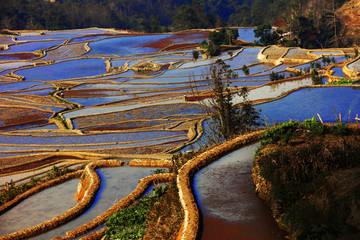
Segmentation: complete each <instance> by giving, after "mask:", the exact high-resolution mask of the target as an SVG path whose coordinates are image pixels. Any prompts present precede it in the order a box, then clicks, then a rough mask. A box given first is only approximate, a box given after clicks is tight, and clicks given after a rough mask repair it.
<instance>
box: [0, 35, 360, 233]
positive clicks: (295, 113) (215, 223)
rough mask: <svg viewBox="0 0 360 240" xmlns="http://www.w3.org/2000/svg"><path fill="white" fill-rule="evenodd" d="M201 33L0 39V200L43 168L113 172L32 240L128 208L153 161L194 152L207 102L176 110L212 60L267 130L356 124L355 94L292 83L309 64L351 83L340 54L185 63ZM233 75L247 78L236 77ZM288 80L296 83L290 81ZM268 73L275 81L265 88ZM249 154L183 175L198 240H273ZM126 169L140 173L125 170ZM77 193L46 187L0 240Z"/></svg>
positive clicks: (56, 210)
mask: <svg viewBox="0 0 360 240" xmlns="http://www.w3.org/2000/svg"><path fill="white" fill-rule="evenodd" d="M238 31H239V35H240V37H239V38H240V39H242V40H245V41H249V42H253V41H254V40H256V39H255V37H254V32H253V29H250V28H239V29H238ZM210 32H211V30H191V31H185V32H178V33H167V34H138V33H133V32H127V31H120V30H119V31H118V30H113V29H98V28H92V29H83V30H69V31H43V32H36V31H34V32H22V31H20V33H19V34H20V35H18V36H16V37H14V36H8V37H4V38H0V45H4V46H5V45H6V46H5V47H4V50H2V51H0V190H1V191H3V192H4V191H6V189H8V188H9V187H10V188H12V187H21V186H22V184H24V183H29V182H31V181H34V180H35V179H36V178H46V176H47V174H48V173H50V172H51V169H53V167H54V166H56V167H57V168H60V169H63V168H65V167H67V168H68V169H73V170H76V169H83V168H84V167H85V166H89V165H90V164H92V163H93V162H95V161H98V160H113V161H115V162H116V161H123V162H124V163H125V166H122V167H116V168H114V167H113V168H99V169H97V170H96V172H97V174H98V175H99V176H100V179H101V185H100V190H99V191H98V192H97V194H96V197H95V201H94V203H93V204H92V205H91V206H90V207H89V208H88V209H87V210H86V211H85V212H84V213H82V214H80V216H78V217H76V218H75V219H74V220H72V221H70V222H66V223H64V224H63V225H61V226H58V227H56V228H55V229H48V230H47V232H46V233H42V234H40V235H38V236H35V237H33V236H32V239H51V238H53V237H56V236H59V237H64V236H65V235H66V233H67V232H69V231H71V230H73V229H75V228H77V227H79V226H81V225H82V224H85V223H87V222H89V221H91V220H93V219H94V218H96V217H97V216H98V215H100V214H102V213H103V212H105V211H107V210H108V209H109V208H110V207H112V206H113V205H114V204H115V203H117V202H119V201H120V200H122V199H124V198H125V197H127V196H129V194H130V193H131V192H132V191H133V190H134V189H135V188H136V187H137V186H138V181H139V180H140V179H141V178H143V177H146V176H149V175H151V174H152V173H153V172H154V170H155V169H158V168H164V166H162V165H161V164H158V163H159V162H160V161H158V160H161V161H165V162H166V161H167V162H168V163H169V162H170V161H169V160H170V159H171V158H172V154H174V153H176V152H178V151H189V150H191V149H197V148H199V147H200V148H201V147H202V145H203V143H204V141H206V137H207V134H208V132H209V125H208V122H207V121H206V118H207V116H206V109H205V108H204V106H203V104H204V103H205V104H206V102H207V101H208V100H206V99H205V100H203V101H202V102H197V101H186V99H190V98H188V97H190V96H192V95H193V90H195V88H194V85H196V91H206V90H208V89H209V84H208V81H207V80H206V76H207V73H208V72H209V68H210V66H211V65H212V64H214V63H215V61H216V59H218V58H220V59H222V60H223V61H224V62H225V63H226V64H228V65H230V68H231V69H232V70H233V71H234V72H235V73H236V74H237V76H236V77H235V78H232V79H230V80H229V86H230V87H232V88H233V89H236V87H237V88H240V87H248V90H249V96H248V97H249V100H251V101H253V103H254V104H256V106H255V107H256V109H257V110H261V113H260V115H261V117H262V118H263V119H264V121H266V123H268V124H272V123H276V122H285V121H288V120H289V119H295V120H299V121H303V120H305V119H307V118H312V117H314V116H317V114H319V115H320V116H321V118H322V120H323V121H324V122H335V120H336V118H339V114H340V113H341V116H342V118H341V120H342V121H344V122H347V121H354V119H355V117H356V114H358V113H360V92H359V89H360V86H359V85H357V84H353V85H347V86H336V87H334V86H328V85H321V86H315V85H312V81H311V79H310V75H309V74H306V73H305V72H304V69H307V68H309V67H310V66H311V64H310V62H319V63H320V64H321V67H322V68H324V69H328V68H329V69H330V68H333V72H334V73H333V76H335V77H346V76H345V75H344V73H345V72H344V71H343V70H344V68H345V67H346V66H348V67H349V69H350V70H351V71H355V72H356V71H358V65H359V61H358V60H357V59H355V58H352V59H350V60H347V59H346V58H345V56H350V57H353V56H354V52H353V50H352V49H325V50H321V51H320V50H319V51H313V50H311V51H310V50H307V49H295V48H292V49H289V48H279V47H275V46H271V47H266V48H263V47H241V46H237V47H235V48H231V49H228V50H226V51H224V52H223V53H222V54H221V55H220V56H218V57H216V58H210V59H209V58H206V56H205V55H200V57H199V59H198V60H196V61H195V60H194V59H193V51H194V50H196V48H197V47H198V46H199V43H200V42H201V41H203V40H204V39H207V38H208V36H209V34H210ZM5 40H6V41H5ZM1 41H5V42H1ZM323 56H331V57H332V56H333V57H334V59H335V60H336V65H335V64H332V65H329V66H326V65H324V63H323V62H322V61H321V58H322V57H323ZM244 65H246V66H247V67H248V68H249V71H250V74H249V75H245V73H244V72H243V71H242V70H241V69H242V67H243V66H244ZM300 70H301V71H303V72H302V74H303V75H302V76H300V77H295V76H294V73H296V72H298V71H300ZM272 72H274V73H276V74H279V75H281V76H283V77H284V78H285V79H283V80H278V81H271V80H270V74H271V73H272ZM189 79H191V80H192V86H190V83H189ZM324 82H326V81H324ZM184 95H186V96H187V98H186V99H185V97H184ZM234 101H235V103H241V101H242V98H238V97H235V98H234ZM202 125H203V127H201V126H202ZM201 129H204V131H203V132H202V131H201ZM256 147H257V144H253V145H250V146H247V147H244V148H242V149H239V150H235V151H234V152H233V153H231V154H229V155H227V156H225V157H223V158H221V159H220V160H218V161H217V162H215V163H213V164H211V165H209V166H208V167H206V168H204V169H202V170H201V171H200V172H198V173H197V174H196V175H195V177H194V185H193V188H194V192H195V194H196V199H197V201H198V204H199V206H200V210H201V214H202V220H201V226H202V227H203V228H202V231H201V232H202V239H223V238H227V239H280V238H281V237H282V235H281V232H280V231H279V230H278V228H277V227H276V224H275V222H274V221H273V220H272V218H271V216H270V213H269V211H268V210H267V208H266V206H264V204H263V202H262V201H260V200H259V199H258V198H257V197H256V195H255V193H254V191H253V188H254V187H253V184H252V180H251V177H250V168H251V165H252V161H253V156H254V151H255V149H256ZM134 159H136V160H137V161H139V162H140V163H141V164H139V165H137V166H132V167H130V166H129V163H130V161H132V160H134ZM145 162H146V163H147V164H143V163H145ZM145 166H148V167H145ZM82 171H84V170H82ZM80 181H81V179H79V177H77V178H75V179H72V180H69V181H66V182H64V183H61V184H55V185H54V186H52V187H50V188H47V189H45V190H43V191H40V192H38V193H36V194H34V195H32V196H29V197H27V198H26V199H24V200H23V201H22V202H20V203H19V204H18V205H16V206H15V207H13V208H11V209H9V210H7V211H4V212H3V213H1V214H0V221H1V225H0V239H2V237H4V238H5V236H6V235H7V234H11V233H14V232H17V231H21V230H23V229H26V228H30V227H33V226H34V225H37V224H40V223H42V222H45V221H49V220H51V219H53V218H55V217H57V216H59V215H61V214H62V213H64V212H67V211H70V210H71V209H73V208H74V206H75V207H76V206H77V204H78V202H77V200H76V199H75V193H76V191H77V188H78V185H79V182H80ZM100 228H101V226H100ZM96 229H99V228H96ZM96 229H95V230H96ZM91 231H94V229H93V230H91ZM87 234H88V233H87ZM82 236H84V235H82ZM82 236H79V237H78V238H80V237H82Z"/></svg>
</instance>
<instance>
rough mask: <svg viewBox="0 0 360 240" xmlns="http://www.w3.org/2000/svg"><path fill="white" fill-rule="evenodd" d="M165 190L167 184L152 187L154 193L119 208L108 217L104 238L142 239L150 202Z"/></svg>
mask: <svg viewBox="0 0 360 240" xmlns="http://www.w3.org/2000/svg"><path fill="white" fill-rule="evenodd" d="M166 190H167V186H161V187H157V188H154V193H153V194H152V195H151V196H149V197H147V198H142V199H140V200H139V201H138V202H137V203H136V204H135V205H133V206H130V207H128V208H124V209H121V210H120V211H119V212H117V213H115V214H113V215H112V216H111V217H109V218H108V219H107V220H106V222H105V226H106V227H108V228H107V229H106V230H105V231H104V233H105V234H106V239H122V240H128V239H143V237H144V236H145V234H146V228H147V222H146V218H147V214H148V213H149V211H150V209H151V206H152V204H153V203H154V202H155V201H156V200H158V199H159V198H160V197H161V196H162V195H163V194H164V193H165V192H166Z"/></svg>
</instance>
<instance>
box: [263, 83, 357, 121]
mask: <svg viewBox="0 0 360 240" xmlns="http://www.w3.org/2000/svg"><path fill="white" fill-rule="evenodd" d="M256 108H257V109H261V110H262V112H261V116H266V117H267V118H268V121H269V123H275V122H286V121H288V120H289V119H293V120H299V121H304V120H305V119H309V118H312V117H316V114H317V113H319V114H320V116H321V118H322V120H323V121H324V122H336V121H335V119H336V118H337V117H338V116H339V113H341V114H342V121H343V122H347V121H348V117H349V111H351V112H350V120H351V121H354V119H355V116H356V114H357V113H359V111H360V90H359V89H357V88H352V87H336V88H305V89H302V90H299V91H296V92H294V93H291V94H290V95H289V96H287V97H285V98H282V99H280V100H277V101H274V102H270V103H265V104H261V105H258V106H256ZM334 112H335V114H334Z"/></svg>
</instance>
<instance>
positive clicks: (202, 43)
mask: <svg viewBox="0 0 360 240" xmlns="http://www.w3.org/2000/svg"><path fill="white" fill-rule="evenodd" d="M200 47H201V48H208V47H209V43H208V42H207V41H206V40H205V39H204V40H203V41H202V42H201V43H200Z"/></svg>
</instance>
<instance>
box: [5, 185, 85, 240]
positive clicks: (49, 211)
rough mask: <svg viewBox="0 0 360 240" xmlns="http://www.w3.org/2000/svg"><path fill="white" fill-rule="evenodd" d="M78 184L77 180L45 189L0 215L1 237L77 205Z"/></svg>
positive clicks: (46, 219) (48, 218)
mask: <svg viewBox="0 0 360 240" xmlns="http://www.w3.org/2000/svg"><path fill="white" fill-rule="evenodd" d="M78 183H79V180H78V179H74V180H70V181H68V182H65V183H63V184H60V185H58V186H55V187H52V188H49V189H46V190H44V191H42V192H40V193H38V194H36V195H34V196H31V197H30V198H28V199H25V200H24V201H22V202H21V203H19V204H18V205H17V206H16V207H14V208H13V209H11V210H10V211H8V212H6V213H4V214H2V215H0V221H1V224H0V233H1V235H2V236H3V235H6V234H10V233H13V232H16V231H20V230H22V229H25V228H29V227H32V226H35V225H37V224H40V223H42V222H45V221H48V220H50V219H52V218H54V217H56V216H58V215H60V214H62V213H64V212H66V211H67V210H69V209H70V208H72V207H74V206H75V205H76V204H77V201H76V199H75V193H76V189H77V186H78ZM54 203H56V205H54Z"/></svg>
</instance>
